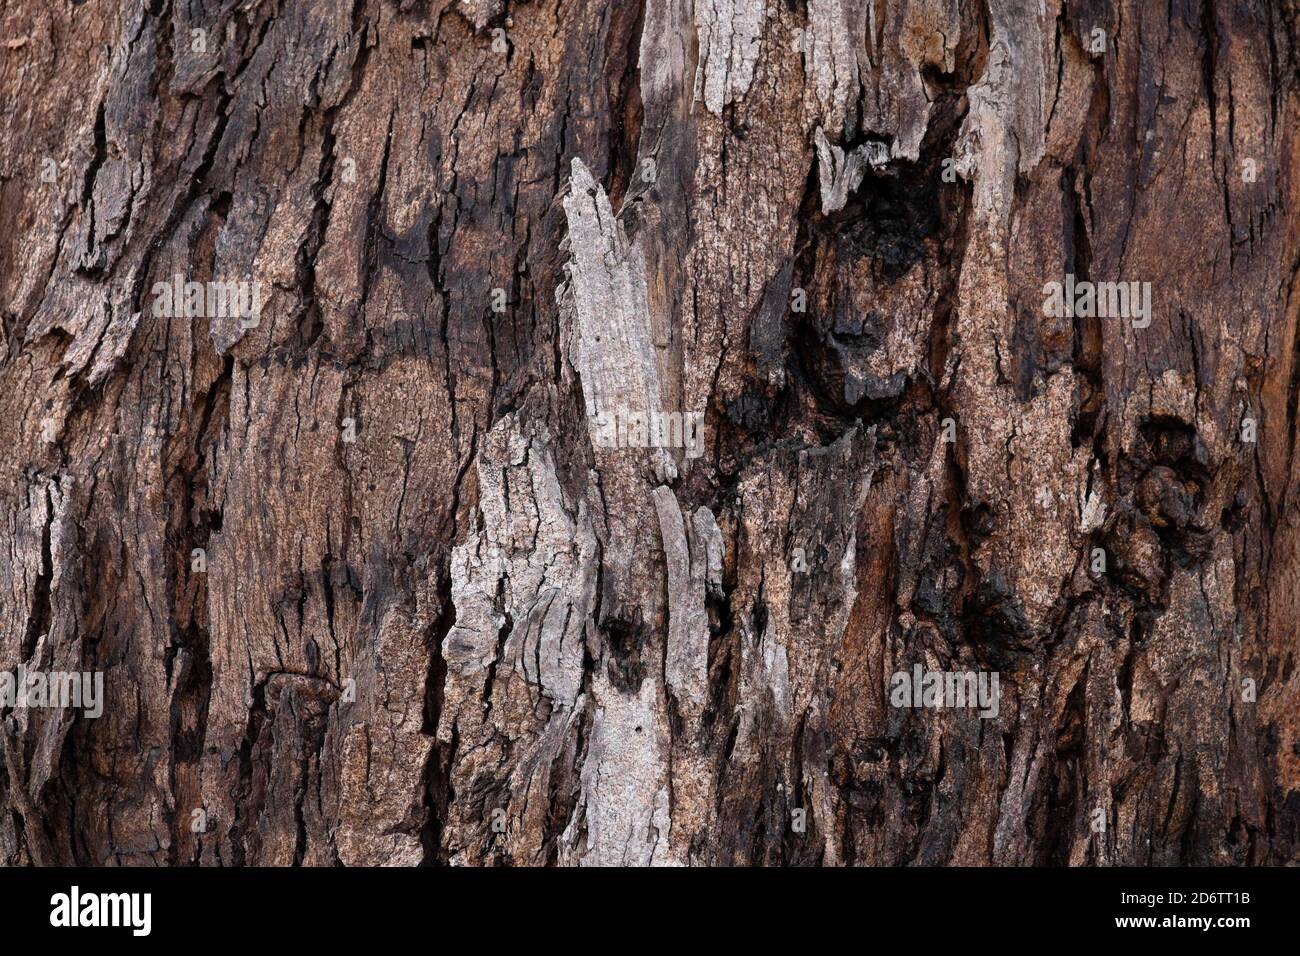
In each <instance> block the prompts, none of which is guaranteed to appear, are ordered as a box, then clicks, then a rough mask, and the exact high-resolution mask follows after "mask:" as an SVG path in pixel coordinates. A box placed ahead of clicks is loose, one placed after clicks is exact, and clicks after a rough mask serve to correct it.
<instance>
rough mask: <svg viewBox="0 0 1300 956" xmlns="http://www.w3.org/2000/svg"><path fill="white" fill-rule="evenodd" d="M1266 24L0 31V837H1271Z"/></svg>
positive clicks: (1289, 2) (53, 11) (676, 856)
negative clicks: (676, 441)
mask: <svg viewBox="0 0 1300 956" xmlns="http://www.w3.org/2000/svg"><path fill="white" fill-rule="evenodd" d="M1298 13H1300V10H1298V8H1297V7H1296V5H1295V3H1294V0H1253V2H1245V3H1231V4H1230V3H1227V2H1225V0H1196V2H1173V3H1170V4H1153V3H1148V2H1145V0H1119V2H1115V3H1111V2H1105V0H1087V2H1068V3H1065V4H1062V3H1061V2H1060V0H1039V2H1032V0H1031V2H1021V0H877V2H871V0H806V2H805V0H788V2H787V0H768V2H766V3H763V2H752V0H696V2H694V3H692V2H690V0H648V2H646V3H644V4H639V3H632V2H626V3H625V2H616V3H605V2H601V0H560V2H554V0H537V2H528V3H522V2H513V0H511V2H507V0H461V2H459V3H454V2H448V0H402V2H400V3H394V2H391V0H382V2H376V0H355V2H353V3H350V4H348V3H333V2H328V3H327V2H320V3H282V2H275V0H254V2H248V3H241V4H233V3H224V4H218V3H201V4H175V3H169V2H167V0H158V2H154V3H147V4H139V3H116V2H114V0H90V2H87V3H84V4H81V5H71V4H64V3H22V2H19V0H4V2H3V3H0V90H2V91H3V100H2V101H0V102H2V106H0V130H2V132H3V135H0V225H2V226H3V229H0V322H2V323H3V328H2V330H0V331H2V332H3V334H2V335H0V668H4V669H8V670H14V669H16V668H17V667H18V666H19V665H20V664H22V665H24V666H26V667H28V668H31V669H39V668H45V669H49V670H54V669H60V668H62V669H65V670H85V671H102V673H103V675H104V681H105V696H106V700H105V706H104V712H103V714H102V716H101V717H99V718H98V719H88V718H87V717H85V716H84V715H82V714H80V713H78V712H76V711H75V710H70V709H50V708H36V707H27V706H3V707H0V756H2V757H3V760H2V761H0V804H2V805H3V810H4V812H2V813H0V860H3V861H4V862H6V863H8V864H26V863H37V864H53V863H109V864H130V865H156V864H187V863H200V864H204V865H238V864H253V863H257V864H293V863H298V864H305V865H331V864H339V863H342V864H348V865H353V864H397V865H410V864H418V863H421V862H424V863H454V864H469V865H479V864H500V863H508V864H515V865H542V864H561V865H566V864H619V863H622V864H742V863H764V864H780V863H804V864H807V863H820V864H866V865H882V864H902V863H921V864H953V863H961V864H1075V865H1080V864H1116V863H1134V864H1148V863H1150V864H1189V863H1232V864H1263V863H1288V862H1297V861H1300V714H1298V710H1297V708H1298V705H1300V673H1298V672H1297V669H1296V667H1295V663H1296V661H1295V655H1296V649H1297V624H1298V622H1300V496H1298V495H1297V479H1298V478H1300V458H1297V455H1296V432H1297V421H1296V416H1297V406H1298V404H1300V285H1298V282H1300V279H1298V277H1300V214H1298V212H1297V200H1300V154H1298V152H1297V140H1296V130H1297V127H1298V124H1300V91H1298V86H1297V65H1298V64H1300V56H1298V54H1297V45H1298V44H1300V17H1298V16H1297V14H1298ZM194 31H202V32H199V33H196V32H194ZM1099 34H1100V36H1101V41H1100V44H1098V42H1097V37H1098V35H1099ZM1248 169H1249V170H1250V172H1248V171H1247V170H1248ZM51 171H53V172H52V174H51ZM945 172H947V173H948V176H947V177H945V175H944V173H945ZM43 174H48V175H43ZM47 180H48V181H47ZM1067 273H1068V274H1071V275H1074V276H1076V277H1078V278H1079V279H1081V280H1083V279H1089V280H1092V281H1133V282H1149V283H1150V284H1151V289H1152V303H1153V306H1152V312H1151V321H1150V324H1149V326H1146V327H1137V326H1135V324H1134V323H1132V322H1130V321H1128V320H1127V319H1124V318H1092V317H1077V318H1068V317H1067V318H1057V317H1052V316H1049V315H1045V314H1044V310H1043V299H1044V295H1043V289H1044V286H1045V284H1046V283H1049V282H1052V281H1061V280H1062V279H1063V276H1064V275H1065V274H1067ZM175 275H181V276H182V277H184V279H185V280H186V281H198V282H208V281H221V280H226V279H246V280H248V281H252V282H255V283H257V285H258V287H259V288H260V290H261V293H262V308H261V314H260V321H258V323H257V324H256V325H255V326H250V327H245V324H244V323H241V322H240V321H239V320H238V318H237V317H235V318H232V317H230V316H224V317H206V318H205V317H201V318H189V319H185V318H180V319H175V318H173V319H168V318H163V317H159V316H157V315H156V314H155V312H154V309H153V308H152V304H153V303H154V301H155V296H154V294H153V289H154V285H155V283H158V282H167V281H171V279H172V277H173V276H175ZM494 290H501V291H500V292H499V293H495V292H494ZM796 301H798V302H799V307H796V306H795V302H796ZM628 409H632V410H635V409H657V410H664V411H670V412H677V413H683V414H685V415H691V414H694V413H700V414H702V415H703V416H704V418H703V421H704V432H703V445H702V448H701V449H697V450H698V451H700V452H702V453H700V454H698V455H692V454H687V453H686V450H685V449H681V448H669V449H664V448H653V449H629V448H618V447H609V446H608V445H607V444H604V443H602V442H600V441H597V440H596V437H595V433H594V426H593V421H594V416H596V415H598V414H600V413H602V412H614V413H617V412H619V411H620V410H623V411H626V410H628ZM949 419H950V420H951V422H950V423H947V424H946V422H947V420H949ZM1247 420H1248V421H1249V423H1251V424H1252V425H1253V427H1254V428H1255V429H1256V431H1255V434H1253V435H1249V436H1248V437H1247V436H1246V435H1245V432H1244V429H1243V422H1244V421H1247ZM945 432H946V433H947V434H945ZM945 437H951V438H953V439H954V440H952V441H945ZM1251 439H1253V440H1251ZM195 549H203V552H204V553H205V556H206V570H203V571H196V570H194V566H193V563H192V557H191V555H192V552H193V551H194V550H195ZM1094 549H1101V552H1102V553H1103V554H1104V556H1105V560H1106V567H1105V570H1104V571H1101V572H1098V571H1097V570H1096V569H1095V568H1094V567H1093V564H1092V556H1093V555H1094ZM917 664H919V665H921V666H922V667H923V668H924V669H927V670H943V671H979V672H983V673H990V672H991V673H996V674H997V675H998V677H999V680H1000V684H999V686H1000V688H1001V690H1000V701H999V706H998V708H997V714H996V716H991V717H984V718H982V717H980V716H979V715H978V714H977V713H975V712H973V711H971V710H954V709H933V708H921V709H913V708H910V707H896V706H892V705H891V698H890V681H891V675H892V674H894V673H895V672H898V671H904V672H910V671H911V669H912V667H913V666H914V665H917ZM1252 687H1253V689H1254V693H1251V692H1250V690H1249V689H1248V688H1252ZM200 810H201V811H202V816H203V820H204V822H203V825H202V826H198V827H196V826H195V824H194V821H195V820H196V819H197V818H198V817H197V816H196V811H200ZM799 819H801V820H802V821H803V823H802V825H801V826H796V820H799ZM196 831H197V832H196Z"/></svg>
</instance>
